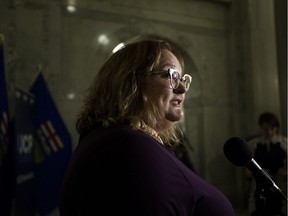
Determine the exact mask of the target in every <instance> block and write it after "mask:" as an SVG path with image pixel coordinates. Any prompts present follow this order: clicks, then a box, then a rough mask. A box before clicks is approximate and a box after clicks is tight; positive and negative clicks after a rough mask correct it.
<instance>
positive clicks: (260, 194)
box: [252, 176, 288, 216]
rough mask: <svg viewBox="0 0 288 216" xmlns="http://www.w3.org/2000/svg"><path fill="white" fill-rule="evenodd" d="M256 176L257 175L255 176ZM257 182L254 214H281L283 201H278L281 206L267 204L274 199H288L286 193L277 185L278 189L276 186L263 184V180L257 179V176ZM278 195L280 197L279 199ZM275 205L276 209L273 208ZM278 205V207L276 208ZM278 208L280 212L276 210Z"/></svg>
mask: <svg viewBox="0 0 288 216" xmlns="http://www.w3.org/2000/svg"><path fill="white" fill-rule="evenodd" d="M255 177H256V176H255ZM255 182H256V190H255V194H254V197H255V210H256V211H255V212H254V213H253V214H252V215H253V216H273V215H274V214H275V216H276V215H281V206H282V205H281V203H278V204H279V206H278V205H277V206H275V205H272V206H271V204H270V206H268V205H267V203H268V201H269V200H270V202H271V200H272V202H273V201H276V202H277V200H279V202H281V201H282V200H283V199H284V200H285V201H287V200H288V199H287V197H286V195H285V194H284V193H283V192H282V191H281V189H280V188H279V189H278V187H277V189H275V188H271V187H269V186H268V185H265V184H263V182H261V181H259V180H257V178H255ZM277 197H279V199H277ZM274 204H275V203H274ZM273 207H274V209H273ZM275 207H276V208H275ZM277 209H278V210H279V212H276V213H275V211H277Z"/></svg>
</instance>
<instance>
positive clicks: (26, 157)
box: [13, 87, 36, 216]
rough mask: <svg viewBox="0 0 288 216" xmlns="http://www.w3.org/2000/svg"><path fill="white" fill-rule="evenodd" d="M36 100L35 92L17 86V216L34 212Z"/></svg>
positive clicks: (14, 204)
mask: <svg viewBox="0 0 288 216" xmlns="http://www.w3.org/2000/svg"><path fill="white" fill-rule="evenodd" d="M34 102H35V98H34V96H33V95H31V94H30V93H28V92H26V91H23V90H21V89H19V88H16V87H15V118H14V134H15V136H14V137H15V140H14V145H15V148H14V170H15V171H14V172H15V183H14V202H13V210H14V212H15V216H17V215H19V216H33V215H35V205H36V204H35V187H34V186H35V178H34V175H35V174H34V145H35V142H34V136H35V125H34V110H33V109H34Z"/></svg>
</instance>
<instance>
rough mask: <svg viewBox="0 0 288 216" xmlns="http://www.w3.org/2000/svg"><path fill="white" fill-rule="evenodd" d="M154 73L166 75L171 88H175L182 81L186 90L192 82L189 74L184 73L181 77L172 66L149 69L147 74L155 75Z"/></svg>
mask: <svg viewBox="0 0 288 216" xmlns="http://www.w3.org/2000/svg"><path fill="white" fill-rule="evenodd" d="M156 74H162V75H168V78H169V80H170V85H171V87H172V88H173V89H177V88H178V86H179V84H180V82H182V83H183V84H184V87H185V90H188V89H189V86H190V84H191V82H192V76H190V75H189V74H184V75H183V76H182V77H181V76H180V74H179V72H178V71H177V70H175V69H172V68H169V69H168V70H155V71H150V73H149V75H156Z"/></svg>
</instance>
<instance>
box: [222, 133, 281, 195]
mask: <svg viewBox="0 0 288 216" xmlns="http://www.w3.org/2000/svg"><path fill="white" fill-rule="evenodd" d="M223 151H224V154H225V156H226V158H227V159H228V160H229V161H230V162H231V163H232V164H234V165H235V166H240V167H241V166H246V167H247V168H248V169H249V170H250V171H251V172H252V174H253V176H254V178H255V179H256V180H257V181H258V182H259V183H260V184H261V185H262V186H264V187H268V188H271V189H273V190H275V191H278V192H279V193H280V194H281V195H282V196H283V197H284V199H285V200H287V197H286V196H285V194H284V193H283V192H282V190H281V189H280V188H279V187H278V186H277V185H276V184H275V182H274V181H273V180H272V179H271V177H270V176H269V175H268V174H267V173H266V172H265V171H264V170H263V169H262V168H261V167H260V166H259V164H258V163H257V162H256V161H255V160H254V159H253V152H252V149H251V147H250V146H249V145H248V143H247V142H246V141H244V140H242V139H241V138H239V137H231V138H230V139H228V140H227V141H226V142H225V144H224V146H223Z"/></svg>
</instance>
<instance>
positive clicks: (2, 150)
mask: <svg viewBox="0 0 288 216" xmlns="http://www.w3.org/2000/svg"><path fill="white" fill-rule="evenodd" d="M9 134H10V131H9V114H8V96H7V89H6V79H5V61H4V39H3V36H2V35H0V215H3V216H4V215H5V216H6V215H10V204H11V199H12V191H11V187H12V183H11V181H10V180H11V179H10V177H11V175H9V174H12V172H10V171H12V170H11V169H9V168H10V165H11V164H10V163H9V162H10V160H9V157H8V147H9ZM8 166H9V167H8Z"/></svg>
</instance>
